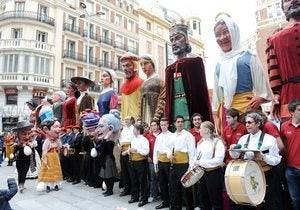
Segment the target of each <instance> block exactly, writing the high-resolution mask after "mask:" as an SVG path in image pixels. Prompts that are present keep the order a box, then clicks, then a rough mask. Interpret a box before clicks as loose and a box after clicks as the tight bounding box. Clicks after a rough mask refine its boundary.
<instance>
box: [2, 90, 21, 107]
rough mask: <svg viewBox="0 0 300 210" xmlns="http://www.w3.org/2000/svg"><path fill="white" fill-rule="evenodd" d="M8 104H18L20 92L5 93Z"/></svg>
mask: <svg viewBox="0 0 300 210" xmlns="http://www.w3.org/2000/svg"><path fill="white" fill-rule="evenodd" d="M16 92H17V91H16ZM5 95H6V105H18V92H17V93H8V92H7V93H5Z"/></svg>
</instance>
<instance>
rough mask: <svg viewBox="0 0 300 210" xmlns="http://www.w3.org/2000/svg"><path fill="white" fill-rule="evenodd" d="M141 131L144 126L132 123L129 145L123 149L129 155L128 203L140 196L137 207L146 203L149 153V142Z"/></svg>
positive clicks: (135, 200)
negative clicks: (129, 197) (129, 181)
mask: <svg viewBox="0 0 300 210" xmlns="http://www.w3.org/2000/svg"><path fill="white" fill-rule="evenodd" d="M143 133H144V127H143V126H142V125H134V129H133V134H134V137H133V139H132V140H131V147H130V148H129V149H128V150H127V151H125V153H127V154H129V155H130V157H131V170H130V177H131V199H130V200H129V201H128V203H135V202H138V201H139V197H141V199H140V200H141V201H140V202H139V204H138V207H142V206H144V205H146V204H147V203H148V183H147V181H148V180H147V175H148V161H147V155H149V142H148V140H147V139H146V137H144V136H143ZM139 195H140V196H139Z"/></svg>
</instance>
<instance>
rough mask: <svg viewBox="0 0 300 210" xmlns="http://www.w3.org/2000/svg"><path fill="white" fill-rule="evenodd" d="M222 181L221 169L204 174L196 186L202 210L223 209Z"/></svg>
mask: <svg viewBox="0 0 300 210" xmlns="http://www.w3.org/2000/svg"><path fill="white" fill-rule="evenodd" d="M223 180H224V174H223V169H222V168H219V169H216V170H213V171H209V172H205V173H204V175H203V177H202V178H201V179H200V181H199V184H198V187H199V196H200V208H201V209H202V210H212V209H213V210H222V209H223V197H222V193H223Z"/></svg>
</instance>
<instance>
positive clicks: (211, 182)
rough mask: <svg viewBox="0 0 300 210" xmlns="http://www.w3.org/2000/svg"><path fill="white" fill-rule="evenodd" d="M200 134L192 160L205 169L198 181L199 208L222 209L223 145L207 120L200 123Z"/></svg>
mask: <svg viewBox="0 0 300 210" xmlns="http://www.w3.org/2000/svg"><path fill="white" fill-rule="evenodd" d="M200 134H201V136H202V139H201V140H200V141H199V142H198V144H197V153H196V160H195V162H194V165H199V166H201V167H202V168H203V169H204V171H205V172H204V175H203V176H202V178H201V179H200V181H199V195H200V208H201V209H205V210H208V209H214V210H222V209H223V204H222V202H223V201H222V192H223V169H222V167H223V166H224V162H223V161H224V157H225V145H224V143H223V140H222V139H220V138H219V137H218V136H217V135H216V133H215V126H214V124H213V123H211V122H209V121H205V122H203V123H202V124H201V126H200Z"/></svg>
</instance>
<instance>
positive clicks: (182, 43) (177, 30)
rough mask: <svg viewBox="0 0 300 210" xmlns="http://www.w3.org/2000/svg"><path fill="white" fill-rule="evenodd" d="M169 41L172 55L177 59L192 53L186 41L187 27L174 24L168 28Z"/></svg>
mask: <svg viewBox="0 0 300 210" xmlns="http://www.w3.org/2000/svg"><path fill="white" fill-rule="evenodd" d="M170 41H171V45H172V51H173V54H174V55H176V56H177V57H182V56H185V55H186V54H187V53H190V52H191V51H192V47H191V45H190V44H189V40H188V26H187V25H185V24H175V25H173V26H172V27H171V28H170Z"/></svg>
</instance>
